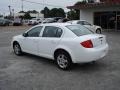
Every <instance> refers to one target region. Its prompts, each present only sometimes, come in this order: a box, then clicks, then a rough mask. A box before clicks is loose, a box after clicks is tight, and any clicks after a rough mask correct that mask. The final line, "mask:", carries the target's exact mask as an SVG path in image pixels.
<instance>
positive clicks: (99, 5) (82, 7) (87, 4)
mask: <svg viewBox="0 0 120 90" xmlns="http://www.w3.org/2000/svg"><path fill="white" fill-rule="evenodd" d="M110 6H120V1H118V2H101V3H86V4H80V5H74V6H67V8H68V9H88V8H96V7H110Z"/></svg>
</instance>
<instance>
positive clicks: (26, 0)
mask: <svg viewBox="0 0 120 90" xmlns="http://www.w3.org/2000/svg"><path fill="white" fill-rule="evenodd" d="M22 1H25V2H29V3H34V4H40V5H45V6H52V7H61V8H66V7H64V6H57V5H52V4H45V3H39V2H33V1H28V0H22Z"/></svg>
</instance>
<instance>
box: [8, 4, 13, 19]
mask: <svg viewBox="0 0 120 90" xmlns="http://www.w3.org/2000/svg"><path fill="white" fill-rule="evenodd" d="M8 8H9V12H10V17H11V14H12V13H11V6H10V5H9V6H8Z"/></svg>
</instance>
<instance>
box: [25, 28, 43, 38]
mask: <svg viewBox="0 0 120 90" xmlns="http://www.w3.org/2000/svg"><path fill="white" fill-rule="evenodd" d="M41 30H42V26H39V27H35V28H33V29H31V30H30V31H28V33H27V34H28V37H39V35H40V32H41Z"/></svg>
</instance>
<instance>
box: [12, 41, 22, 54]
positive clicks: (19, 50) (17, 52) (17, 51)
mask: <svg viewBox="0 0 120 90" xmlns="http://www.w3.org/2000/svg"><path fill="white" fill-rule="evenodd" d="M13 50H14V53H15V54H16V55H18V56H20V55H22V54H23V52H22V50H21V47H20V45H19V44H18V43H14V44H13Z"/></svg>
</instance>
